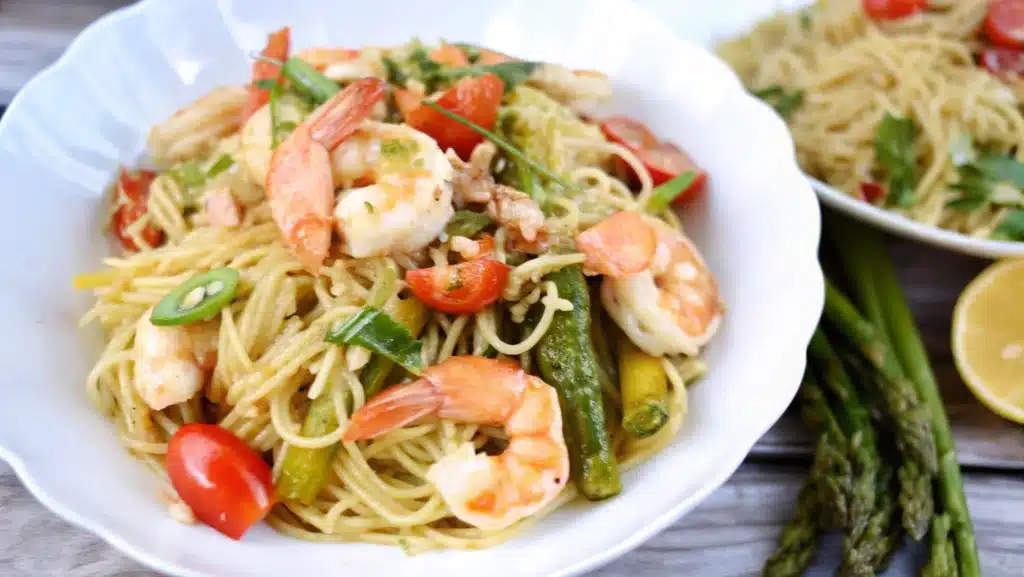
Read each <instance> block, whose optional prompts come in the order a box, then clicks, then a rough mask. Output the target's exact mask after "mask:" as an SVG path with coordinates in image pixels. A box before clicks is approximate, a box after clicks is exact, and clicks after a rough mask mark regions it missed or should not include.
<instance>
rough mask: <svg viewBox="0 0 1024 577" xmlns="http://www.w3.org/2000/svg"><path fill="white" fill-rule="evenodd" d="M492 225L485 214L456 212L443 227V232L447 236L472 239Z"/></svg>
mask: <svg viewBox="0 0 1024 577" xmlns="http://www.w3.org/2000/svg"><path fill="white" fill-rule="evenodd" d="M493 223H494V221H493V220H492V219H491V217H489V216H487V215H486V214H482V213H479V212H473V211H471V210H457V211H455V214H454V215H453V216H452V218H451V219H450V220H449V221H448V224H447V225H446V226H445V227H444V231H445V233H447V234H448V236H464V237H466V238H473V237H474V236H476V235H478V234H480V232H481V231H483V230H484V229H485V228H487V227H489V226H491V224H493Z"/></svg>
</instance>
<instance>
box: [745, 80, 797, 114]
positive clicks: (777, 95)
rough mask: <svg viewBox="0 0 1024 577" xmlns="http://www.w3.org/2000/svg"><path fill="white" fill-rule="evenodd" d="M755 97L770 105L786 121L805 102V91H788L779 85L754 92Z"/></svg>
mask: <svg viewBox="0 0 1024 577" xmlns="http://www.w3.org/2000/svg"><path fill="white" fill-rule="evenodd" d="M753 94H754V96H756V97H758V98H760V99H761V100H763V101H765V102H766V103H768V104H769V105H770V106H771V107H772V108H774V109H775V112H778V113H779V116H781V117H782V118H784V119H787V120H788V119H789V117H790V115H791V114H793V111H794V110H796V109H797V108H799V107H800V105H801V104H803V102H804V91H803V90H792V91H790V90H786V89H785V88H783V87H782V86H779V85H778V84H773V85H772V86H768V87H766V88H761V89H759V90H754V91H753Z"/></svg>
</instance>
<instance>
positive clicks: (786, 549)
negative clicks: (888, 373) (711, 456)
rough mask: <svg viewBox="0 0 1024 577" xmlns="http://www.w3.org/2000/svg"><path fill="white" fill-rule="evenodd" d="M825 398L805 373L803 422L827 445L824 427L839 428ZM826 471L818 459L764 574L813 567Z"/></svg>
mask: <svg viewBox="0 0 1024 577" xmlns="http://www.w3.org/2000/svg"><path fill="white" fill-rule="evenodd" d="M824 400H825V399H824V396H823V395H821V391H820V389H818V388H817V386H816V383H815V382H814V376H813V375H812V374H811V373H810V371H807V372H805V373H804V380H803V384H802V385H801V387H800V398H799V402H800V404H801V409H802V412H803V416H804V421H805V422H806V423H807V425H808V427H809V428H810V429H811V431H812V432H813V433H814V434H815V435H817V436H819V447H821V446H822V445H824V444H825V443H823V442H822V439H823V438H824V437H825V433H824V431H825V429H828V428H831V427H833V426H834V427H835V429H837V430H838V424H837V423H835V420H834V418H832V413H831V410H830V409H829V408H828V404H827V403H825V402H824ZM835 432H838V431H834V432H833V434H835ZM824 472H825V470H824V469H823V468H822V467H821V462H819V460H818V459H815V464H814V465H813V466H812V467H811V472H810V474H809V475H808V476H807V479H806V480H805V481H804V484H803V486H802V487H801V488H800V494H799V495H798V496H797V506H796V512H795V513H794V514H793V517H792V518H791V519H790V520H789V523H787V524H786V527H785V528H783V530H782V533H781V535H780V536H779V545H778V547H777V548H776V550H775V552H774V553H773V554H772V556H771V557H769V558H768V560H767V561H766V562H765V565H764V570H763V571H762V575H764V577H790V576H793V577H796V576H798V575H802V574H803V572H804V571H806V570H807V567H808V566H810V564H811V561H812V559H813V558H814V552H815V551H816V550H817V549H818V541H819V539H820V538H821V533H822V530H823V529H824V524H825V523H824V522H823V521H822V519H823V513H824V512H825V511H824V507H823V503H825V502H826V501H823V500H822V493H821V489H820V487H821V483H820V481H821V479H822V474H824Z"/></svg>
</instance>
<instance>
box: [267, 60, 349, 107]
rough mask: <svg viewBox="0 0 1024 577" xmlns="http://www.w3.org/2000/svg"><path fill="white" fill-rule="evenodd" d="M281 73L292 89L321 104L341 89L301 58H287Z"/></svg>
mask: <svg viewBox="0 0 1024 577" xmlns="http://www.w3.org/2000/svg"><path fill="white" fill-rule="evenodd" d="M281 73H282V74H284V76H285V78H287V79H288V80H291V81H292V89H294V90H295V92H298V93H299V94H301V95H302V96H303V97H304V98H308V99H309V100H312V101H313V102H315V103H316V104H323V103H324V102H327V101H328V100H330V99H331V97H332V96H334V95H335V94H337V93H338V92H340V91H341V87H340V86H338V83H337V82H335V81H333V80H331V79H330V78H328V77H326V76H324V75H323V73H321V72H320V71H319V70H317V69H316V68H313V67H312V66H310V65H309V63H307V62H306V61H304V60H302V59H301V58H295V57H292V58H289V59H288V60H287V61H286V62H285V63H284V66H282V67H281Z"/></svg>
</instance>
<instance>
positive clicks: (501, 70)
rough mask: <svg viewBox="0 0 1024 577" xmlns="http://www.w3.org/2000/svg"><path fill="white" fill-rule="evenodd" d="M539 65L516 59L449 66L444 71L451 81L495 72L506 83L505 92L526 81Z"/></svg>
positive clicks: (444, 74)
mask: <svg viewBox="0 0 1024 577" xmlns="http://www.w3.org/2000/svg"><path fill="white" fill-rule="evenodd" d="M539 65H540V63H539V62H529V61H526V60H514V61H509V62H499V63H497V64H490V65H488V66H460V67H458V68H449V69H447V70H445V71H444V72H443V76H444V77H445V78H446V79H448V80H449V81H454V80H458V79H460V78H463V77H465V76H483V75H484V74H494V75H495V76H497V77H498V78H501V81H502V82H503V83H505V92H510V91H511V90H512V89H513V88H515V87H516V86H517V85H519V84H522V83H523V82H526V80H527V79H529V78H530V74H532V73H533V71H534V70H535V69H536V68H537V66H539Z"/></svg>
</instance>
